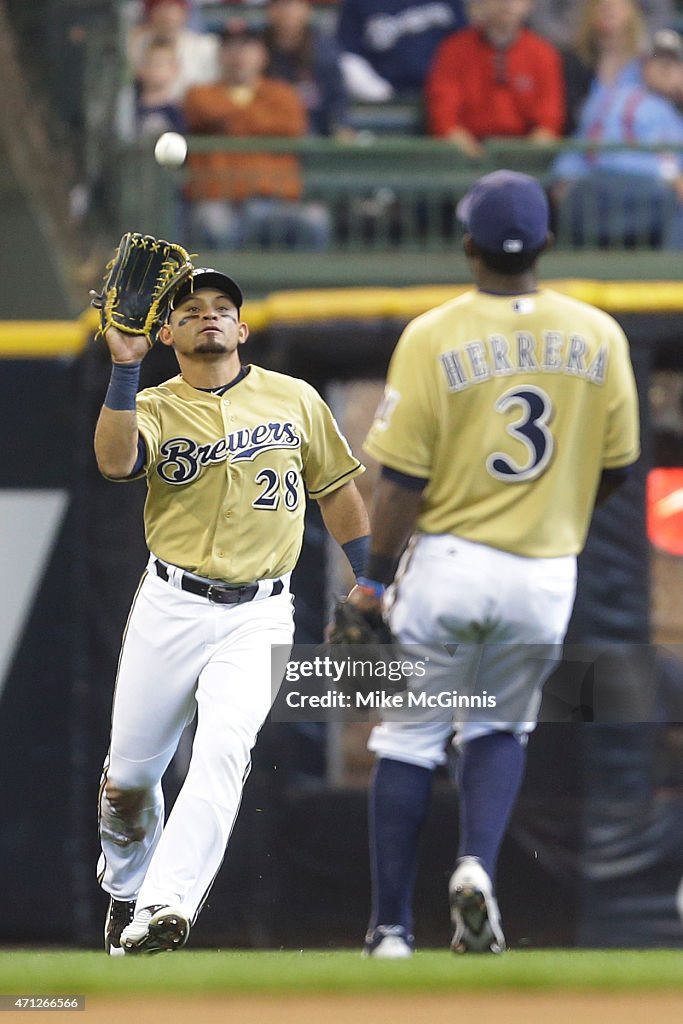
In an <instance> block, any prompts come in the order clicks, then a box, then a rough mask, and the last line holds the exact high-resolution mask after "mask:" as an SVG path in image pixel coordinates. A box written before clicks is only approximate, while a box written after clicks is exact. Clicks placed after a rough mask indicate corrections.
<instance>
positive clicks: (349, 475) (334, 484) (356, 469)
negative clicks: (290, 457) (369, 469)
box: [308, 462, 365, 498]
mask: <svg viewBox="0 0 683 1024" xmlns="http://www.w3.org/2000/svg"><path fill="white" fill-rule="evenodd" d="M364 472H365V466H363V465H362V463H360V462H357V463H356V465H355V466H352V467H351V469H348V470H347V471H346V473H342V475H341V476H338V477H337V478H336V479H335V480H332V481H330V483H329V484H325V486H324V487H318V488H317V490H315V491H309V492H308V493H309V495H310V497H311V498H324V497H325V495H326V494H331V493H332V491H336V490H337V488H339V487H341V486H342V484H345V483H347V482H348V481H349V480H352V479H353V477H355V476H359V475H360V474H361V473H364Z"/></svg>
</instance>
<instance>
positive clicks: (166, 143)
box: [154, 132, 187, 167]
mask: <svg viewBox="0 0 683 1024" xmlns="http://www.w3.org/2000/svg"><path fill="white" fill-rule="evenodd" d="M186 156H187V139H186V138H185V137H184V136H183V135H180V134H179V133H178V132H164V134H163V135H160V136H159V138H158V139H157V142H156V146H155V147H154V159H155V160H156V162H157V163H158V164H161V166H162V167H180V166H181V164H183V163H185V157H186Z"/></svg>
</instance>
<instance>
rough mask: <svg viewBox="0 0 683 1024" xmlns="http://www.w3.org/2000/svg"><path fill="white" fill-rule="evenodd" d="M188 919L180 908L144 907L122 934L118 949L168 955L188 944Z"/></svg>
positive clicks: (127, 952)
mask: <svg viewBox="0 0 683 1024" xmlns="http://www.w3.org/2000/svg"><path fill="white" fill-rule="evenodd" d="M189 934H190V919H189V918H188V916H187V914H185V913H184V912H183V911H182V910H180V908H179V907H163V906H157V907H143V908H142V909H141V910H138V911H136V914H135V917H134V918H133V920H132V921H131V923H130V924H129V925H128V927H127V928H124V930H123V932H122V933H121V946H122V947H123V951H124V953H126V955H128V954H131V953H171V952H173V950H176V949H180V948H181V947H182V946H184V945H185V943H186V942H187V939H188V936H189Z"/></svg>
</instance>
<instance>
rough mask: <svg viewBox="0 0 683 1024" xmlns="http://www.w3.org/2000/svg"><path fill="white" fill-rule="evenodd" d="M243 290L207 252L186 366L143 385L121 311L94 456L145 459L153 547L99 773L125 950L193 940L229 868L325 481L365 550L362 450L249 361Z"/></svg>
mask: <svg viewBox="0 0 683 1024" xmlns="http://www.w3.org/2000/svg"><path fill="white" fill-rule="evenodd" d="M96 299H97V301H98V302H100V305H102V302H101V301H100V299H98V297H96ZM241 306H242V293H241V290H240V288H239V286H238V285H237V284H236V282H235V281H233V280H232V279H231V278H230V277H228V276H227V275H225V274H223V273H219V272H217V271H215V270H211V269H194V270H193V272H192V276H191V277H190V278H185V279H184V280H183V282H182V284H181V285H180V287H179V288H178V289H177V291H176V292H175V294H174V296H173V299H172V303H171V310H170V314H169V316H168V320H167V321H166V322H165V323H164V324H163V326H161V327H160V328H159V330H158V335H157V336H158V340H159V342H160V343H161V344H164V345H167V346H169V347H171V348H173V350H174V352H175V355H176V358H177V361H178V364H179V367H180V373H179V374H178V376H175V377H173V378H171V379H170V380H167V381H166V382H165V383H163V384H160V385H159V386H158V387H152V388H148V389H146V390H144V391H141V392H140V393H139V394H138V393H137V388H138V380H139V374H140V363H141V360H142V359H143V358H144V357H145V355H146V353H147V352H148V351H149V342H148V339H147V337H145V336H144V335H143V334H134V333H124V332H123V331H122V330H121V329H119V327H117V326H108V327H107V326H106V322H105V328H106V329H105V332H104V336H105V339H106V342H107V345H108V346H109V349H110V353H111V358H112V362H113V367H112V377H111V382H110V385H109V389H108V391H107V395H106V398H105V401H104V405H103V408H102V410H101V413H100V416H99V420H98V423H97V428H96V432H95V453H96V457H97V462H98V466H99V468H100V470H101V472H102V473H103V474H104V475H105V476H106V477H108V478H110V479H113V480H133V479H136V478H138V477H141V476H146V479H147V500H146V504H145V512H144V521H145V535H146V540H147V543H148V547H149V550H150V557H149V562H148V565H147V569H146V571H145V572H144V574H143V576H142V579H141V581H140V585H139V587H138V589H137V592H136V594H135V597H134V599H133V604H132V608H131V611H130V615H129V617H128V622H127V624H126V628H125V634H124V638H123V644H122V647H121V654H120V659H119V666H118V672H117V677H116V687H115V694H114V704H113V714H112V730H111V744H110V748H109V753H108V756H107V759H106V762H105V767H104V772H103V776H102V785H101V789H100V805H99V810H100V839H101V846H102V855H101V857H100V861H99V864H98V871H99V880H100V884H101V885H102V887H103V889H104V890H105V892H106V893H108V894H109V896H110V904H109V910H108V913H107V919H106V923H105V948H106V950H107V952H109V953H110V954H112V955H122V954H133V953H145V952H147V953H155V952H160V951H164V950H175V949H178V948H180V947H181V946H183V945H184V944H185V942H186V941H187V937H188V935H189V932H190V928H191V926H192V925H193V923H194V921H195V919H196V917H197V914H198V913H199V911H200V909H201V907H202V904H203V902H204V900H205V899H206V896H207V894H208V892H209V889H210V887H211V885H212V882H213V880H214V878H215V876H216V873H217V871H218V869H219V867H220V865H221V862H222V859H223V856H224V853H225V849H226V846H227V843H228V840H229V837H230V833H231V830H232V827H233V823H234V821H235V817H236V815H237V812H238V809H239V805H240V799H241V794H242V787H243V785H244V782H245V779H246V777H247V774H248V771H249V765H250V752H251V749H252V747H253V745H254V742H255V740H256V737H257V734H258V732H259V729H260V728H261V725H262V724H263V721H264V719H265V717H266V715H267V714H268V711H269V710H270V706H271V703H272V700H273V697H274V692H273V691H274V690H276V689H277V685H278V684H279V680H277V679H276V680H275V681H274V685H273V681H272V679H271V656H270V647H271V644H283V645H285V646H287V645H290V644H291V642H292V635H293V610H292V598H291V596H290V592H289V579H290V575H291V572H292V569H293V568H294V566H295V564H296V561H297V558H298V556H299V552H300V550H301V544H302V537H303V524H304V509H305V503H306V499H307V496H309V497H311V498H314V499H315V500H316V501H318V503H319V505H320V508H321V512H322V516H323V520H324V522H325V525H326V527H327V529H328V530H329V532H330V534H331V535H332V536H333V537H334V538H335V539H336V540H337V541H338V542H339V543H340V544H341V545H342V547H343V549H344V551H345V552H346V554H347V556H348V558H349V561H350V563H351V565H352V567H353V568H354V569H355V571H356V572H360V570H361V568H362V565H363V563H364V561H365V559H366V557H367V551H368V532H369V525H368V520H367V514H366V511H365V507H364V505H363V503H362V500H361V498H360V495H359V493H358V491H357V489H356V485H355V483H354V482H353V478H354V477H356V476H357V475H358V474H359V473H361V472H362V471H363V467H362V466H361V464H360V463H359V462H358V460H357V459H356V458H354V456H353V455H352V453H351V451H350V449H349V446H348V444H347V442H346V441H345V439H344V438H343V437H342V435H341V434H340V432H339V430H338V428H337V425H336V423H335V421H334V419H333V417H332V414H331V412H330V410H329V408H328V407H327V405H326V404H325V403H324V402H323V400H322V399H321V398H320V396H319V395H318V393H317V392H316V391H315V390H314V388H312V387H311V386H310V385H308V384H307V383H305V382H304V381H302V380H297V379H294V378H292V377H288V376H285V375H283V374H279V373H274V372H271V371H269V370H265V369H262V368H261V367H258V366H255V365H242V363H241V361H240V356H239V349H240V348H241V346H242V345H244V343H245V342H246V340H247V337H248V334H249V328H248V326H247V324H246V323H245V322H244V321H243V320H241V318H240V309H241ZM282 668H283V671H284V665H283V666H282ZM195 714H196V715H197V728H196V734H195V739H194V744H193V748H192V755H191V758H190V763H189V768H188V771H187V775H186V778H185V780H184V783H183V786H182V788H181V790H180V793H179V795H178V797H177V800H176V802H175V804H174V806H173V808H172V811H171V813H170V815H169V818H168V821H167V822H166V824H164V804H163V795H162V788H161V779H162V776H163V774H164V772H165V770H166V768H167V767H168V765H169V763H170V761H171V758H172V757H173V754H174V753H175V750H176V747H177V745H178V742H179V740H180V736H181V734H182V732H183V730H184V728H185V727H186V725H188V723H190V722H191V721H192V720H193V718H194V716H195Z"/></svg>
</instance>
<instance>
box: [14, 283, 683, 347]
mask: <svg viewBox="0 0 683 1024" xmlns="http://www.w3.org/2000/svg"><path fill="white" fill-rule="evenodd" d="M544 284H545V285H547V286H548V287H550V288H554V289H555V290H556V291H559V292H563V293H564V294H565V295H571V296H573V297H574V298H576V299H581V300H583V301H584V302H590V303H592V304H593V305H595V306H598V307H600V308H601V309H604V310H606V311H607V312H609V313H681V312H683V286H682V285H681V283H680V282H679V281H584V280H580V279H566V280H556V281H551V280H549V281H545V282H544ZM470 287H471V286H470V285H462V284H458V285H453V286H449V285H432V286H420V287H415V288H321V289H314V290H310V291H287V292H272V293H271V294H270V295H268V296H267V297H266V298H265V299H262V300H261V301H257V302H247V303H245V306H244V311H243V318H244V320H246V322H247V323H248V324H249V326H250V327H251V328H252V330H254V331H260V330H264V329H265V328H266V327H270V326H272V325H273V324H277V323H290V324H291V323H307V322H312V321H319V320H336V319H344V320H353V319H377V318H378V317H384V318H392V317H393V318H396V319H402V320H409V319H411V318H412V317H414V316H417V315H418V314H419V313H423V312H424V311H425V310H427V309H430V308H431V307H432V306H437V305H439V303H441V302H446V301H447V300H448V299H450V298H453V297H455V296H456V295H460V294H462V292H464V291H467V290H468V289H469V288H470ZM96 329H97V313H96V312H95V310H93V309H88V310H86V311H85V312H84V313H83V315H82V316H81V317H80V318H79V319H78V320H54V321H50V320H5V321H3V322H0V358H4V359H50V358H57V357H60V356H75V355H78V353H79V352H80V351H81V350H82V349H83V348H84V346H85V344H86V343H87V341H88V338H90V337H92V335H93V334H94V332H95V331H96Z"/></svg>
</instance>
